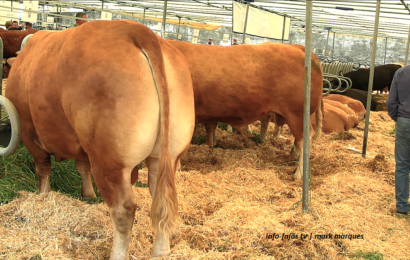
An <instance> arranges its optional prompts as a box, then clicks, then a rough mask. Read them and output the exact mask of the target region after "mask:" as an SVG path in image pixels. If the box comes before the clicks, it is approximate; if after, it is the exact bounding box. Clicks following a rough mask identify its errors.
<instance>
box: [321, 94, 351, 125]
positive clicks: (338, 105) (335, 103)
mask: <svg viewBox="0 0 410 260" xmlns="http://www.w3.org/2000/svg"><path fill="white" fill-rule="evenodd" d="M323 102H324V103H325V104H326V103H327V104H329V105H331V106H333V107H336V108H338V109H340V110H342V111H343V112H345V113H346V115H347V118H348V126H347V128H348V129H347V130H349V129H352V128H356V127H357V125H358V124H359V119H358V117H357V115H356V113H355V112H354V111H353V109H351V108H349V107H348V106H347V105H345V104H342V103H340V102H338V101H334V100H330V99H323ZM325 113H326V110H325ZM325 117H326V115H325Z"/></svg>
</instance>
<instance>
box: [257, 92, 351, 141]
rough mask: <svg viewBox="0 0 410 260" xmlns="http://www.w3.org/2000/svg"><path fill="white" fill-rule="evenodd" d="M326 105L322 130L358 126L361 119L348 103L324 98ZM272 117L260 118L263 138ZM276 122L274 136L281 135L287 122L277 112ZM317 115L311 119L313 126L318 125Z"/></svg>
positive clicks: (341, 129)
mask: <svg viewBox="0 0 410 260" xmlns="http://www.w3.org/2000/svg"><path fill="white" fill-rule="evenodd" d="M323 105H324V113H323V114H324V117H323V124H322V131H323V132H324V133H327V134H329V133H333V132H336V133H340V132H343V131H347V130H349V129H352V128H355V127H357V125H358V124H359V120H358V117H357V114H356V113H355V111H354V110H353V109H351V108H349V107H348V106H347V105H345V104H342V103H340V102H337V101H333V100H329V99H323ZM270 119H272V117H271V115H268V116H265V117H263V118H261V119H260V121H261V134H260V137H261V138H262V139H263V138H264V137H265V135H266V130H267V126H268V124H269V121H270ZM273 119H274V123H275V132H274V136H275V137H277V136H279V133H280V130H281V129H280V127H282V126H283V125H284V124H286V120H285V119H284V118H283V117H282V116H280V115H277V114H275V115H274V117H273ZM314 119H315V116H314V115H311V116H310V120H311V122H312V126H313V128H315V127H316V122H315V120H314Z"/></svg>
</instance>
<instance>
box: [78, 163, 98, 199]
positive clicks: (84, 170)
mask: <svg viewBox="0 0 410 260" xmlns="http://www.w3.org/2000/svg"><path fill="white" fill-rule="evenodd" d="M75 167H76V168H77V171H78V173H79V174H80V176H81V180H82V189H81V196H83V197H96V196H95V192H94V189H93V185H92V183H91V165H90V161H88V160H86V161H83V160H75Z"/></svg>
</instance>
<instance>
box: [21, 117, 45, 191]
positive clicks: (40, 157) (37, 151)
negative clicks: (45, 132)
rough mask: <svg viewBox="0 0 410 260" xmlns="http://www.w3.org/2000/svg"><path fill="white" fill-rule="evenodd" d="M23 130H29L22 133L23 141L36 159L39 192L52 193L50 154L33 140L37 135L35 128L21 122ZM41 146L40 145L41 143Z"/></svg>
mask: <svg viewBox="0 0 410 260" xmlns="http://www.w3.org/2000/svg"><path fill="white" fill-rule="evenodd" d="M21 126H22V129H27V130H26V131H24V132H22V133H21V140H22V141H23V143H24V145H25V146H26V148H27V150H28V151H29V152H30V154H31V156H33V159H34V165H35V168H36V175H37V177H38V180H39V185H38V192H39V193H47V192H49V191H51V188H50V173H51V159H50V154H49V153H48V152H46V151H45V150H43V149H41V148H40V147H39V145H37V144H36V143H35V142H34V141H33V140H35V139H36V138H37V137H36V134H35V130H34V127H33V126H32V125H31V124H30V126H27V124H26V123H25V122H24V121H22V122H21ZM39 144H40V143H39Z"/></svg>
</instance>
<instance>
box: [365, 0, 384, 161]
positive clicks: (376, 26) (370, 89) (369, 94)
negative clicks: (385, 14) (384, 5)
mask: <svg viewBox="0 0 410 260" xmlns="http://www.w3.org/2000/svg"><path fill="white" fill-rule="evenodd" d="M379 16H380V0H377V5H376V18H375V20H374V30H373V44H372V60H371V63H370V76H369V86H368V88H367V105H366V122H365V127H364V137H363V151H362V156H363V157H366V151H367V138H368V134H369V119H370V105H371V101H372V92H373V77H374V61H375V59H376V51H377V32H378V30H379Z"/></svg>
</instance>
